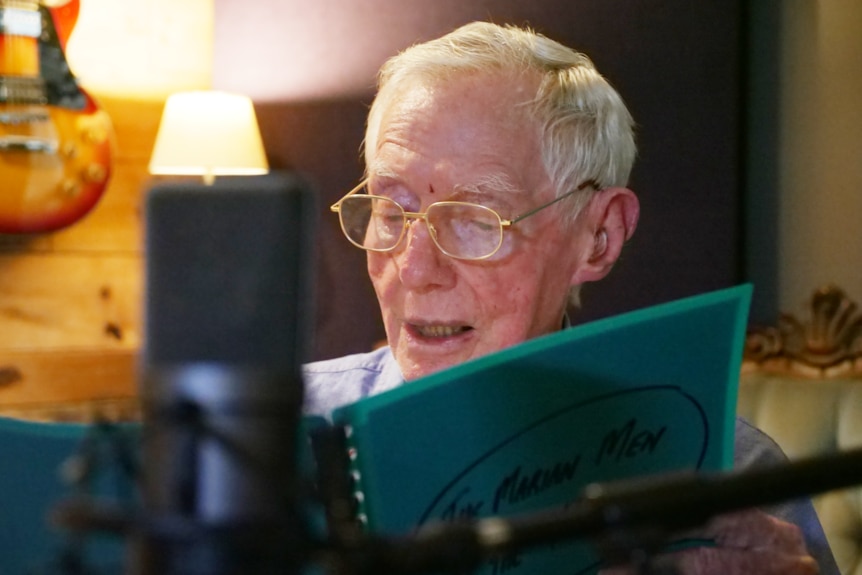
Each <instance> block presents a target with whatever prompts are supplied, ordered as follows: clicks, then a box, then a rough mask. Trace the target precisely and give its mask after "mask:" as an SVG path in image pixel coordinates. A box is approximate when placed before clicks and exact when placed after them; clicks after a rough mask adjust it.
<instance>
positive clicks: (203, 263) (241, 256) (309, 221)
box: [135, 173, 316, 575]
mask: <svg viewBox="0 0 862 575" xmlns="http://www.w3.org/2000/svg"><path fill="white" fill-rule="evenodd" d="M315 218H316V210H315V198H314V194H313V191H312V190H311V188H310V186H309V185H308V183H307V182H306V181H304V180H302V179H301V178H299V177H296V176H293V175H288V174H283V173H272V174H269V175H267V176H261V177H223V178H218V179H216V181H215V183H214V184H213V185H209V186H206V185H202V184H192V183H174V184H162V185H157V186H155V187H153V188H152V189H150V190H149V193H148V195H147V197H146V244H145V245H146V297H145V318H144V328H145V343H144V346H143V347H144V349H143V355H142V362H141V366H140V368H141V377H140V383H139V385H140V396H141V400H142V408H143V417H144V426H143V432H142V447H141V453H142V456H141V457H142V466H141V467H142V478H141V492H142V507H143V513H142V515H141V523H142V525H140V526H139V529H138V531H139V537H140V541H139V542H138V543H139V545H137V546H136V548H137V552H136V553H137V554H138V555H139V556H138V557H136V558H135V561H136V562H137V563H138V564H139V565H140V571H141V572H142V573H145V574H147V573H154V574H155V573H157V574H159V575H167V574H180V573H183V574H185V573H200V574H202V575H203V574H206V575H212V574H232V573H239V572H242V573H270V572H279V573H291V572H295V571H298V570H299V568H300V566H301V564H302V561H303V559H302V557H301V556H300V555H301V554H302V553H303V547H302V539H303V537H304V533H303V528H302V524H301V520H300V518H299V517H298V512H297V506H296V499H297V488H298V481H299V479H298V475H297V469H296V465H297V463H296V460H297V453H296V446H297V441H298V427H299V419H300V412H301V406H302V396H303V394H302V379H301V365H302V363H303V362H304V361H306V360H307V352H308V351H309V349H310V339H311V337H310V335H311V321H312V313H311V308H312V297H311V284H312V281H311V276H312V272H311V270H312V264H311V259H312V252H313V245H312V243H313V238H312V236H313V231H314V229H315V227H316V226H315Z"/></svg>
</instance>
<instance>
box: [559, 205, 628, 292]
mask: <svg viewBox="0 0 862 575" xmlns="http://www.w3.org/2000/svg"><path fill="white" fill-rule="evenodd" d="M584 215H585V216H586V217H585V219H584V224H585V227H584V230H583V231H582V232H581V233H586V234H590V235H592V248H591V249H589V248H588V249H587V250H586V252H585V259H584V260H583V261H582V262H581V265H580V266H579V267H578V269H576V270H575V272H574V274H573V275H572V284H573V285H575V284H582V283H584V282H590V281H597V280H600V279H602V278H603V277H605V276H606V275H608V273H609V272H610V271H611V268H613V266H614V264H615V263H616V261H617V259H619V257H620V252H622V249H623V245H624V244H625V243H626V241H627V240H628V239H629V238H631V237H632V234H634V232H635V228H637V225H638V217H639V216H640V202H638V198H637V196H636V195H635V193H634V192H633V191H631V190H629V189H628V188H606V189H604V190H601V191H600V192H598V193H597V194H596V195H595V196H593V198H592V199H591V200H590V203H589V204H588V205H587V207H586V213H585V214H584Z"/></svg>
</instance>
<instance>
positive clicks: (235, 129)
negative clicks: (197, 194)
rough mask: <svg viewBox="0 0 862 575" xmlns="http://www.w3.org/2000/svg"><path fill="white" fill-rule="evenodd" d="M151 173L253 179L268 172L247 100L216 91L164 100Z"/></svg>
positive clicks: (208, 180) (209, 179) (207, 178)
mask: <svg viewBox="0 0 862 575" xmlns="http://www.w3.org/2000/svg"><path fill="white" fill-rule="evenodd" d="M149 169H150V173H151V174H156V175H174V176H178V175H185V176H201V177H202V178H203V181H204V183H205V184H207V185H210V184H212V183H213V182H214V181H215V177H216V176H228V175H243V176H253V175H260V174H265V173H267V172H268V171H269V165H268V164H267V160H266V154H265V153H264V149H263V141H262V140H261V137H260V131H259V130H258V127H257V119H256V117H255V113H254V106H253V105H252V102H251V99H250V98H248V97H246V96H241V95H237V94H230V93H227V92H220V91H192V92H178V93H176V94H172V95H171V96H169V97H168V99H167V101H166V102H165V109H164V112H163V113H162V119H161V122H160V124H159V131H158V134H157V136H156V143H155V145H154V147H153V154H152V157H151V158H150V166H149Z"/></svg>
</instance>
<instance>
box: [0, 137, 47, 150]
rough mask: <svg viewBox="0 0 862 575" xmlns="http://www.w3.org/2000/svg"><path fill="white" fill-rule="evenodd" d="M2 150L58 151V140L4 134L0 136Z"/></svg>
mask: <svg viewBox="0 0 862 575" xmlns="http://www.w3.org/2000/svg"><path fill="white" fill-rule="evenodd" d="M0 152H40V153H45V154H56V153H57V142H54V141H53V140H45V139H42V138H28V137H26V136H4V137H2V138H0Z"/></svg>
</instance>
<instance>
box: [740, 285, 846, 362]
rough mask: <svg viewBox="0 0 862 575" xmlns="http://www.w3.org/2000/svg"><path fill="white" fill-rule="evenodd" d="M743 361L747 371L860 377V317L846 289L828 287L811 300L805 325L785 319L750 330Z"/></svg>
mask: <svg viewBox="0 0 862 575" xmlns="http://www.w3.org/2000/svg"><path fill="white" fill-rule="evenodd" d="M743 357H744V364H743V368H744V370H745V369H748V370H751V369H764V370H767V371H777V372H785V373H796V374H799V375H804V376H807V377H821V378H826V377H835V376H839V375H847V374H854V375H855V374H859V375H862V315H860V313H859V311H858V306H857V304H856V302H854V301H852V300H851V299H850V298H849V297H848V296H847V294H846V293H845V292H844V291H843V290H842V289H840V288H839V287H837V286H834V285H828V286H824V287H822V288H820V289H818V290H816V291H815V292H814V294H813V295H812V296H811V300H810V302H809V305H808V308H807V309H806V310H805V317H804V318H803V319H801V320H800V319H797V318H796V317H795V316H794V315H792V314H789V313H782V314H781V315H780V316H779V319H778V325H777V326H769V327H752V328H750V329H749V330H748V334H747V336H746V341H745V350H744V355H743Z"/></svg>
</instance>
